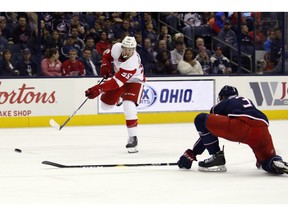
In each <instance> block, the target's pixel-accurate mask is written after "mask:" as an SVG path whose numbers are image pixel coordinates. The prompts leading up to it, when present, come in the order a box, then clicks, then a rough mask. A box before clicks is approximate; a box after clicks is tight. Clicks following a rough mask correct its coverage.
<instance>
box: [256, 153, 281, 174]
mask: <svg viewBox="0 0 288 216" xmlns="http://www.w3.org/2000/svg"><path fill="white" fill-rule="evenodd" d="M278 160H281V161H282V158H281V157H280V156H278V155H275V156H273V157H271V158H269V159H267V160H265V161H262V162H261V166H262V169H263V170H265V171H266V172H269V173H275V174H283V173H279V171H278V170H277V169H275V167H274V164H273V161H278Z"/></svg>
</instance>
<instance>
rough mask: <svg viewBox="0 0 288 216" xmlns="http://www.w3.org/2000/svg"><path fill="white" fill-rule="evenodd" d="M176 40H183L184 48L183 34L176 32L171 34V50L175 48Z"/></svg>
mask: <svg viewBox="0 0 288 216" xmlns="http://www.w3.org/2000/svg"><path fill="white" fill-rule="evenodd" d="M176 41H181V42H183V44H184V48H186V44H185V38H184V34H182V33H176V34H175V35H174V36H173V40H172V41H171V44H170V45H171V48H172V50H173V49H174V48H175V44H176ZM167 48H168V44H167ZM169 48H170V47H169Z"/></svg>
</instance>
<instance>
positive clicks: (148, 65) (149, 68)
mask: <svg viewBox="0 0 288 216" xmlns="http://www.w3.org/2000/svg"><path fill="white" fill-rule="evenodd" d="M153 53H154V50H153V47H152V43H151V40H150V38H145V40H144V47H143V48H142V49H141V52H139V55H140V57H141V61H142V64H143V67H144V72H145V74H153V72H154V68H155V63H156V61H155V58H154V55H153Z"/></svg>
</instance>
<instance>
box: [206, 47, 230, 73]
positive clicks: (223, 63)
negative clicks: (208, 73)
mask: <svg viewBox="0 0 288 216" xmlns="http://www.w3.org/2000/svg"><path fill="white" fill-rule="evenodd" d="M210 60H211V65H212V74H230V73H231V72H232V69H231V66H230V61H229V59H228V58H226V57H225V56H224V55H223V54H222V47H220V46H216V49H215V54H214V55H212V56H211V58H210Z"/></svg>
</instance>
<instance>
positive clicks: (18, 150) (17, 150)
mask: <svg viewBox="0 0 288 216" xmlns="http://www.w3.org/2000/svg"><path fill="white" fill-rule="evenodd" d="M14 151H15V152H18V153H21V152H22V150H21V149H18V148H15V150H14Z"/></svg>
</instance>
